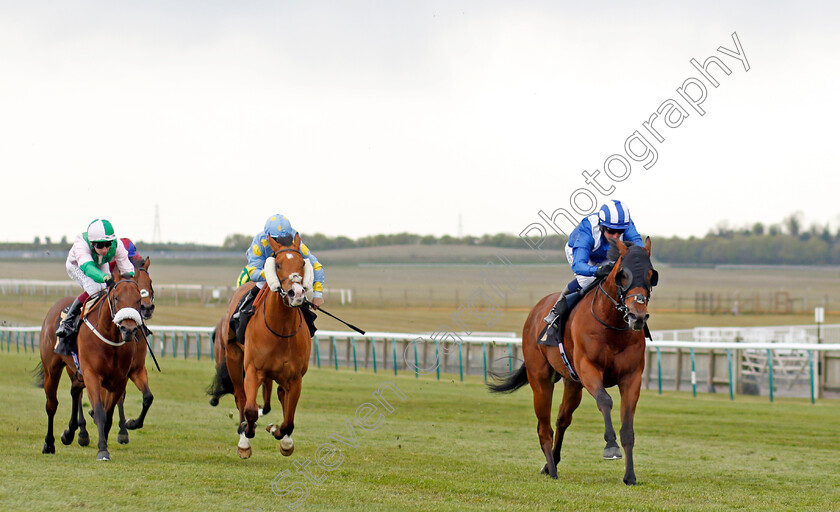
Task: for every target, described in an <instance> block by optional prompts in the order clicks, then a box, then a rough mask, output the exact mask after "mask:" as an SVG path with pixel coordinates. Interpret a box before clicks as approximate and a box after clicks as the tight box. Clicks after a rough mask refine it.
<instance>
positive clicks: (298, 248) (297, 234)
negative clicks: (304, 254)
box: [292, 233, 300, 250]
mask: <svg viewBox="0 0 840 512" xmlns="http://www.w3.org/2000/svg"><path fill="white" fill-rule="evenodd" d="M292 247H294V248H295V249H297V250H300V233H295V242H294V243H293V244H292Z"/></svg>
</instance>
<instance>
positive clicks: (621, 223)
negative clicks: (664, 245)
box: [540, 200, 644, 342]
mask: <svg viewBox="0 0 840 512" xmlns="http://www.w3.org/2000/svg"><path fill="white" fill-rule="evenodd" d="M611 241H615V242H622V241H627V242H633V243H634V244H636V245H638V246H640V247H644V243H643V242H642V237H641V235H639V232H638V230H636V225H635V224H634V223H633V220H632V219H631V218H630V210H629V209H628V208H627V206H626V205H625V204H624V203H622V202H621V201H616V200H610V201H607V202H606V203H605V204H604V205H602V206H601V208H600V209H599V210H598V212H597V213H593V214H592V215H589V216H588V217H586V218H584V219H583V220H582V221H581V222H580V224H578V226H577V227H576V228H575V229H574V231H572V234H571V235H569V241H568V243H566V259H568V260H569V264H570V265H571V266H572V272H574V273H575V278H574V279H573V280H572V281H571V282H570V283H569V284H568V285H567V286H566V289H565V290H563V293H562V294H561V295H560V298H559V299H558V300H557V303H555V304H554V307H553V308H552V310H551V312H549V314H548V316H546V317H545V322H546V323H547V324H548V325H549V327H548V329H547V330H546V331H547V332H546V336H543V337H542V338H540V341H541V342H544V341H546V340H547V339H551V337H552V334H553V333H552V329H553V328H554V325H555V321H556V320H557V319H558V318H559V317H562V316H563V315H565V314H566V313H567V312H568V311H571V309H572V308H573V307H574V305H575V303H577V300H578V299H579V298H580V294H579V291H580V290H581V288H585V287H586V286H587V285H589V284H590V283H592V282H594V281H595V280H596V279H597V278H601V277H605V276H607V275H608V274H609V273H610V271H611V270H612V263H613V262H611V261H609V260H608V258H607V253H608V251H609V248H610V242H611Z"/></svg>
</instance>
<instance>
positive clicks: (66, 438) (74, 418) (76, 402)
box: [61, 385, 82, 446]
mask: <svg viewBox="0 0 840 512" xmlns="http://www.w3.org/2000/svg"><path fill="white" fill-rule="evenodd" d="M70 403H71V405H70V421H69V422H68V424H67V430H65V431H64V432H62V433H61V443H62V444H63V445H64V446H68V445H71V444H73V438H74V437H76V429H78V428H79V413H78V411H79V409H81V407H82V389H81V388H80V387H77V386H72V385H71V386H70Z"/></svg>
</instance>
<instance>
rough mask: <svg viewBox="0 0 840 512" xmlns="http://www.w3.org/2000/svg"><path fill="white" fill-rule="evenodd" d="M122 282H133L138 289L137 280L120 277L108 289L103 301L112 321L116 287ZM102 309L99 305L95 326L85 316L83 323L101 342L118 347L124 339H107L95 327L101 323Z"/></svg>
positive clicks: (114, 316)
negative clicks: (117, 340) (118, 340)
mask: <svg viewBox="0 0 840 512" xmlns="http://www.w3.org/2000/svg"><path fill="white" fill-rule="evenodd" d="M123 283H131V284H133V285H134V286H136V287H137V290H138V291H139V290H140V285H139V284H137V281H135V280H134V279H121V280H119V281H117V282H116V283H115V284H114V286H113V287H111V288H110V289H109V290H108V295H107V296H106V300H105V301H104V303H106V304H108V310H109V314H110V315H111V322H113V321H114V318H116V316H117V314H116V313H115V310H116V308H117V306H116V302H117V299H116V298H115V295H116V291H117V287H118V286H119V285H121V284H123ZM100 304H102V303H100ZM103 309H104V308H103V307H102V306H101V305H100V306H99V315H98V317H97V319H96V326H94V325H93V324H91V323H90V321H89V320H88V319H87V317H85V318H84V322H85V324H87V326H88V328H89V329H90V330H91V332H93V334H95V335H96V337H97V338H99V339H100V340H102V341H103V342H105V343H107V344H108V345H111V346H113V347H120V346H122V345H125V343H126V342H125V341H120V342H114V341H111V340H109V339H108V338H106V337H105V336H103V335H102V333H100V332H99V330H98V329H97V328H96V327H97V326H99V325H101V324H102V310H103ZM138 316H139V313H138Z"/></svg>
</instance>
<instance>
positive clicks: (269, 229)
mask: <svg viewBox="0 0 840 512" xmlns="http://www.w3.org/2000/svg"><path fill="white" fill-rule="evenodd" d="M296 234H297V231H295V229H294V228H292V224H291V222H289V219H287V218H286V217H284V216H283V215H281V214H279V213H277V214H275V215H272V216H271V217H269V218H268V220H266V221H265V226H264V227H263V230H262V231H260V232H259V233H257V234H256V236H254V239H253V240H252V241H251V246H250V247H249V248H248V251H247V252H246V253H245V255H246V257H247V258H248V263H247V264H246V265H245V268H244V269H242V273H241V274H240V275H239V280H238V281H237V283H236V284H237V286H242V285H243V284H245V283H247V282H248V281H253V282H254V283H256V286H254V287H253V288H251V289H250V290H249V291H248V294H247V295H246V296H245V297H244V300H243V302H242V303H241V305H240V307H239V309H238V310H237V311H236V313H234V315H233V318H234V319H238V320H239V326H238V328H237V337H238V338H240V339H242V337H240V334H241V336H244V333H245V325H246V324H247V322H248V319H249V318H250V316H251V315H252V314H253V308H252V307H251V305H252V304H253V302H254V298H256V296H257V293H259V291H260V290H261V289H262V288H263V287H264V286H265V272H264V271H263V267H264V266H265V260H266V259H267V258H268V257H270V256H271V247H270V245H269V243H268V239H269V237H271V238H274V239H275V240H279V239H283V238H288V239H294V236H295V235H296ZM300 252H301V254H302V255H303V258H304V260H306V261H308V262H309V264H311V265H312V271H313V272H312V273H313V278H314V279H313V283H312V301H311V303H310V304H311V305H312V306H313V307H314V308H315V309H318V308H319V307H320V306H321V304H323V303H324V268H323V266H322V265H321V263H320V262H319V261H318V258H316V257H315V255H314V254H312V251H310V250H309V247H307V246H306V244H304V243H303V242H301V244H300ZM302 310H303V311H304V313H305V314H306V313H309V309H308V308H306V307H304V308H302Z"/></svg>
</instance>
